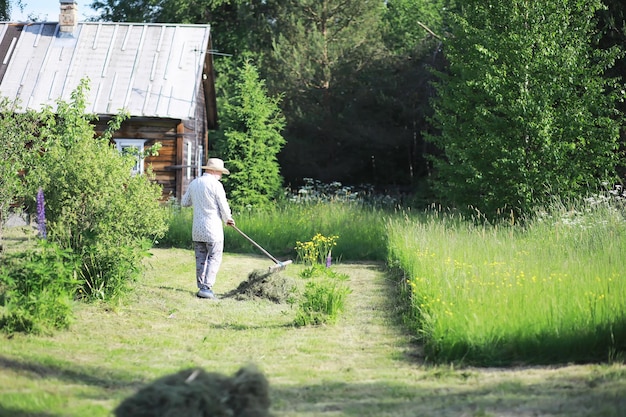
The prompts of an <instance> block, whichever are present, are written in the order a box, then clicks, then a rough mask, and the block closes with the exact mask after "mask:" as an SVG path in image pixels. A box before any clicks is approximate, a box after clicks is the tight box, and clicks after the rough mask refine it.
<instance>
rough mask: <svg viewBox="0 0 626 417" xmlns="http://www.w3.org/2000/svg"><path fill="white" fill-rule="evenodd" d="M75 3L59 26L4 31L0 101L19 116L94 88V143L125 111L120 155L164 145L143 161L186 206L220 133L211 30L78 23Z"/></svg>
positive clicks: (68, 0)
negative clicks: (211, 140)
mask: <svg viewBox="0 0 626 417" xmlns="http://www.w3.org/2000/svg"><path fill="white" fill-rule="evenodd" d="M76 16H77V12H76V3H75V2H74V0H61V1H60V15H59V22H40V23H8V22H5V23H0V95H1V96H3V97H8V98H10V99H17V100H18V103H19V106H20V107H21V108H22V109H27V108H28V109H34V110H40V109H41V108H42V107H43V106H52V108H55V107H56V103H57V100H58V99H61V100H64V101H69V100H70V95H71V93H72V91H74V90H75V89H76V87H77V86H78V84H79V83H80V81H81V80H82V79H88V80H89V85H90V89H89V93H88V97H87V111H88V112H90V113H94V114H96V115H97V116H98V121H97V122H95V130H96V133H98V132H102V131H103V130H104V129H105V128H106V124H107V122H108V121H109V120H110V119H111V118H112V117H113V116H114V115H116V114H119V113H120V111H121V110H122V109H123V110H124V111H126V112H127V113H128V114H129V115H130V117H129V118H128V119H127V120H126V121H125V122H124V123H123V125H122V127H121V129H120V130H119V131H118V132H116V133H115V135H114V140H115V143H116V144H117V146H118V148H119V149H120V151H123V149H124V148H126V147H136V148H139V149H143V148H144V147H149V146H152V145H153V144H154V143H156V142H160V143H161V145H162V147H161V149H160V151H159V155H158V156H155V157H146V159H145V161H144V160H141V159H139V158H138V161H137V165H136V166H135V169H136V171H137V172H142V171H143V170H144V169H145V168H147V166H148V165H151V166H152V170H153V172H154V174H155V175H156V181H157V182H158V183H159V184H161V185H162V187H163V197H164V198H172V197H173V198H176V199H180V197H181V196H182V194H183V193H184V191H185V189H186V187H187V185H188V184H189V182H190V181H191V180H192V179H193V178H195V177H196V176H198V175H200V174H201V170H200V166H201V165H203V163H204V162H205V161H206V160H207V158H208V155H207V153H208V152H207V149H208V132H209V130H212V129H215V128H216V125H217V109H216V103H215V88H214V76H213V62H212V55H211V53H210V49H211V28H210V26H209V25H186V24H154V23H103V22H77V17H76Z"/></svg>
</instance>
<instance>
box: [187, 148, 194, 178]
mask: <svg viewBox="0 0 626 417" xmlns="http://www.w3.org/2000/svg"><path fill="white" fill-rule="evenodd" d="M191 149H192V145H191V142H187V179H188V180H189V179H191V165H192V164H193V155H192V154H191Z"/></svg>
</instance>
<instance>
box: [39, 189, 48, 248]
mask: <svg viewBox="0 0 626 417" xmlns="http://www.w3.org/2000/svg"><path fill="white" fill-rule="evenodd" d="M45 206H46V203H45V201H44V198H43V189H42V188H41V187H40V188H39V190H38V191H37V227H38V229H39V237H40V238H42V239H45V238H46V235H47V233H46V207H45Z"/></svg>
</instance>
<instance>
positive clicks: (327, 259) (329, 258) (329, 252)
mask: <svg viewBox="0 0 626 417" xmlns="http://www.w3.org/2000/svg"><path fill="white" fill-rule="evenodd" d="M332 263H333V257H332V251H330V250H329V251H328V256H327V257H326V268H330V265H331V264H332Z"/></svg>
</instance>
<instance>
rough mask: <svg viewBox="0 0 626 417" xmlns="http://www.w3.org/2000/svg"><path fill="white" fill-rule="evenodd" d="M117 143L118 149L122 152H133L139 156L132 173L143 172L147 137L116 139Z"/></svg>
mask: <svg viewBox="0 0 626 417" xmlns="http://www.w3.org/2000/svg"><path fill="white" fill-rule="evenodd" d="M114 140H115V144H116V145H117V150H118V151H120V152H121V153H122V154H128V153H130V154H133V155H135V157H136V158H137V161H136V163H135V166H134V167H133V168H132V173H133V175H134V174H143V146H144V144H145V143H146V140H145V139H114Z"/></svg>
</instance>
